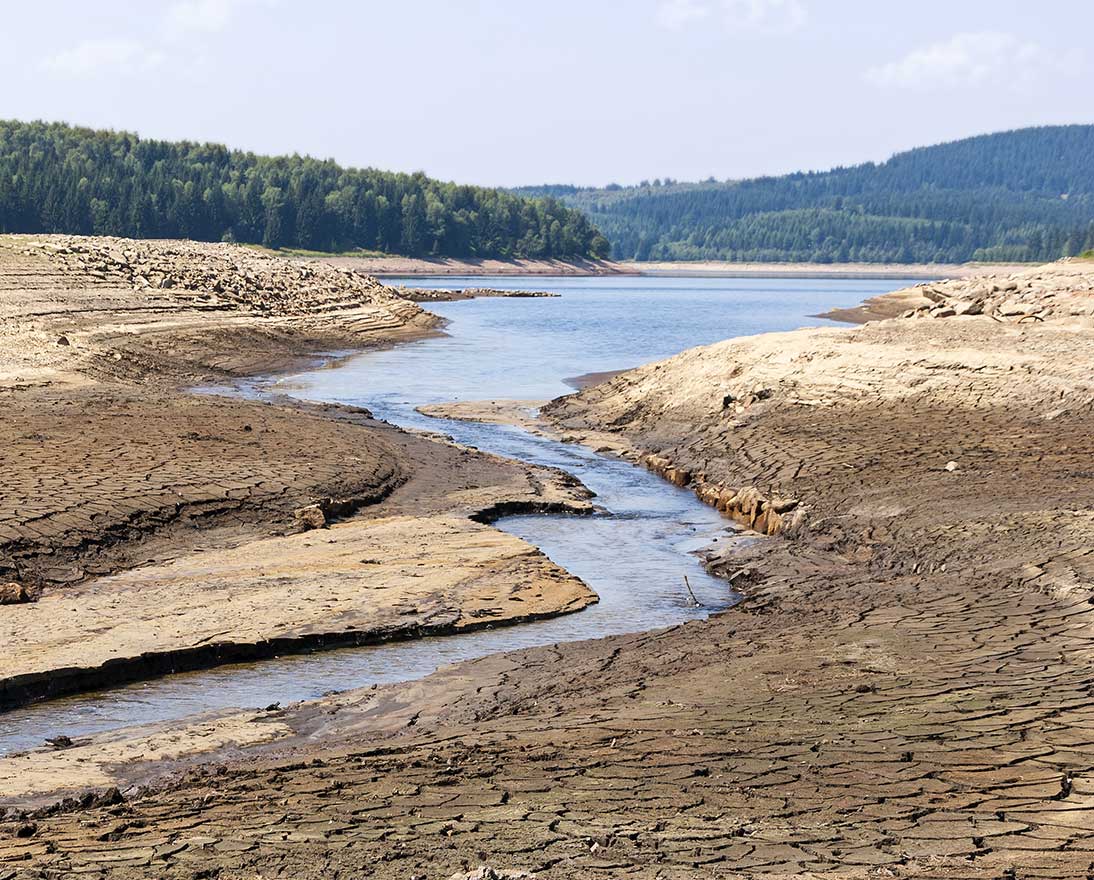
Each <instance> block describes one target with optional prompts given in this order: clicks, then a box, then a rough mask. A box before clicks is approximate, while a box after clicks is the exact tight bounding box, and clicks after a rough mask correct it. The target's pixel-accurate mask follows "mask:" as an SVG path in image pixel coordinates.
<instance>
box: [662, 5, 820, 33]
mask: <svg viewBox="0 0 1094 880" xmlns="http://www.w3.org/2000/svg"><path fill="white" fill-rule="evenodd" d="M711 17H714V18H718V19H721V21H722V23H723V24H724V25H725V26H726V27H727V28H729V29H730V30H731V31H769V32H786V31H793V30H797V29H798V28H800V27H802V26H803V25H804V24H805V23H806V21H808V19H809V13H808V10H807V9H806V5H805V0H660V2H659V3H658V6H657V22H658V24H660V25H661V26H662V27H665V28H668V29H669V30H682V29H683V28H685V27H687V26H688V25H690V24H693V23H695V22H699V21H703V20H704V19H707V18H711Z"/></svg>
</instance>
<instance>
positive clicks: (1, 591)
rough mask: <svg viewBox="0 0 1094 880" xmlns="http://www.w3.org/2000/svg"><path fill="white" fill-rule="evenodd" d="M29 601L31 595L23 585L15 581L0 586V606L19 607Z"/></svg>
mask: <svg viewBox="0 0 1094 880" xmlns="http://www.w3.org/2000/svg"><path fill="white" fill-rule="evenodd" d="M29 601H30V594H29V593H28V592H27V588H26V587H24V586H23V585H22V584H17V583H15V582H14V581H12V582H11V583H7V584H0V605H19V604H21V603H23V602H29Z"/></svg>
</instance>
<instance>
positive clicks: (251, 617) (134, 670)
mask: <svg viewBox="0 0 1094 880" xmlns="http://www.w3.org/2000/svg"><path fill="white" fill-rule="evenodd" d="M0 261H2V262H3V265H4V268H5V271H6V272H8V273H9V274H8V277H9V278H10V279H12V280H11V282H9V284H8V285H7V286H2V285H0V312H3V310H8V311H9V312H10V315H8V314H6V315H5V321H6V324H5V330H6V332H7V333H8V334H9V340H10V342H11V345H10V346H9V348H8V358H9V361H11V359H12V357H13V355H14V357H15V358H19V357H22V358H25V362H19V361H18V360H15V361H13V362H11V363H8V364H5V363H0V390H2V391H3V393H5V396H7V397H8V398H10V399H9V403H8V407H9V413H11V415H12V417H13V418H12V420H11V421H10V422H9V423H8V428H9V431H8V434H9V435H10V436H6V437H5V442H4V444H3V447H2V448H3V454H4V455H5V456H6V458H7V459H8V460H9V463H8V465H7V470H8V473H9V475H10V480H9V483H10V485H9V486H7V487H5V490H6V492H7V494H6V495H5V496H4V497H3V498H0V584H2V583H4V582H7V581H13V582H15V583H16V586H17V587H18V590H15V591H12V594H13V595H24V596H26V598H27V600H28V601H25V602H22V603H21V604H15V605H5V606H3V607H0V640H2V641H3V642H4V643H5V645H6V646H7V647H8V648H9V649H10V650H9V652H7V653H6V654H5V656H4V658H3V659H2V662H0V708H3V709H7V708H12V707H15V706H19V705H24V704H26V703H28V702H35V701H39V700H42V699H46V698H52V697H55V696H59V695H62V694H67V693H72V692H75V691H79V690H87V689H94V688H99V687H102V686H106V685H112V684H124V683H126V682H131V681H134V680H139V679H141V678H144V677H158V676H160V675H163V674H167V673H170V672H173V671H178V670H183V669H185V670H191V669H197V668H208V667H210V666H214V665H221V664H229V663H235V662H240V661H241V660H252V659H256V658H259V657H269V656H274V655H276V654H281V653H295V652H300V651H312V650H316V649H319V648H326V647H339V646H343V645H349V644H355V645H356V644H371V643H378V642H382V641H389V640H391V639H393V638H408V637H412V636H428V635H435V634H439V633H447V632H455V631H459V630H464V629H473V628H481V627H482V626H483V625H487V624H490V625H495V626H500V625H503V624H507V623H515V622H520V621H527V620H538V619H543V618H545V617H548V616H552V615H555V614H562V613H567V612H570V611H574V610H577V609H578V608H581V607H585V606H586V605H588V604H591V603H593V602H595V601H596V597H595V595H594V594H592V592H591V591H590V590H588V588H587V587H586V586H585V585H584V584H583V583H581V582H580V580H579V579H577V578H575V577H573V576H572V575H569V573H567V572H565V571H563V570H562V569H561V568H559V567H558V566H555V565H554V564H553V563H551V562H550V560H548V559H547V558H546V557H545V556H544V555H543V554H542V553H540V552H539V551H538V550H536V549H535V548H534V547H531V546H530V545H528V544H526V543H525V542H523V541H520V540H519V539H517V538H514V537H512V536H509V535H506V534H505V533H503V532H500V531H498V530H496V529H494V528H492V527H491V526H490V525H489V523H490V522H491V520H492V518H493V517H494V515H495V513H496V512H497V511H503V510H520V511H533V510H536V511H539V510H566V511H569V512H573V513H584V512H588V511H589V510H590V509H591V507H590V505H589V503H588V500H587V494H588V493H587V490H585V489H584V488H583V487H581V486H580V484H578V483H577V482H576V481H567V480H562V479H560V478H558V476H557V475H555V474H553V473H550V472H547V471H544V470H542V469H538V468H536V467H534V466H531V465H524V464H522V463H519V462H511V461H508V460H505V459H501V458H498V457H496V456H491V455H487V454H483V453H479V452H477V451H472V450H465V449H463V448H460V447H457V446H455V445H453V444H449V443H442V442H439V441H437V440H434V439H429V438H426V437H421V436H416V435H412V434H408V433H406V432H403V431H401V430H400V429H398V428H396V427H394V426H391V425H388V424H387V423H384V422H380V421H377V420H375V419H373V418H372V416H371V414H370V413H368V412H367V411H366V410H362V409H360V408H354V407H345V406H337V405H333V404H326V403H309V402H307V401H298V400H292V399H288V398H285V397H284V396H279V395H277V391H278V389H277V387H276V377H277V376H278V375H284V374H286V373H291V372H294V371H296V370H298V369H300V368H301V367H302V365H305V364H307V365H314V364H316V363H329V364H332V365H333V364H336V363H338V362H340V361H341V360H342V359H343V358H344V357H346V356H347V355H346V354H345V352H346V351H347V350H354V351H362V350H366V349H368V348H372V347H377V346H381V347H382V346H386V345H393V344H398V343H399V342H401V341H406V340H410V339H416V338H420V337H421V336H422V335H431V334H434V333H438V332H442V330H441V327H442V326H443V323H444V322H443V321H441V320H439V319H437V318H436V317H435V316H431V315H429V314H428V313H426V312H423V311H421V309H420V308H418V306H416V305H414V304H412V303H410V302H408V301H406V300H405V299H403V298H401V297H399V296H397V295H396V294H395V293H394V291H392V290H390V289H389V288H385V287H383V286H382V285H379V284H378V283H377V282H375V281H374V280H372V279H364V280H361V279H360V277H359V276H357V275H356V274H354V273H348V272H343V271H342V270H329V269H328V270H323V271H325V272H326V273H328V274H320V275H318V276H316V274H315V273H316V270H314V269H312V268H309V267H304V268H300V269H295V268H293V267H291V266H290V265H289V264H287V263H285V262H284V261H278V260H276V259H270V258H266V257H262V256H261V255H254V254H249V253H247V252H245V251H241V250H239V249H235V248H231V247H228V246H209V247H206V246H202V245H194V244H192V243H146V242H131V241H128V240H114V239H108V240H89V239H81V238H78V237H72V236H63V237H62V236H36V237H35V236H23V237H19V236H14V237H3V238H0ZM217 261H220V263H218V262H217ZM232 261H241V263H240V265H239V266H238V267H235V264H234V263H233V262H232ZM218 265H224V266H225V269H224V270H223V274H221V275H219V276H217V278H216V281H215V284H216V286H217V287H218V288H221V289H223V288H225V287H227V285H228V284H230V283H232V281H231V280H232V279H234V278H235V277H238V276H241V277H245V278H250V277H255V276H256V273H257V274H262V273H266V275H267V276H268V277H267V278H266V279H265V280H264V281H262V282H261V283H262V284H263V285H264V290H266V291H270V292H271V293H272V294H273V295H274V296H276V293H277V291H278V290H280V289H282V288H285V287H286V285H288V286H289V288H291V286H292V285H293V284H301V285H307V284H309V282H310V284H311V285H312V289H313V290H315V289H316V287H318V289H319V291H320V293H317V294H312V296H315V297H316V298H317V300H318V301H317V302H316V304H315V307H314V312H313V311H312V310H311V307H310V306H309V305H308V304H307V302H305V303H304V304H303V305H302V304H301V303H300V302H299V301H298V299H297V298H296V297H294V296H289V297H288V298H287V302H286V306H282V305H281V303H279V302H277V300H276V299H274V300H273V301H272V302H259V303H258V307H259V308H258V310H257V314H256V313H253V312H251V311H250V307H249V306H246V305H245V306H243V307H232V308H229V309H225V306H224V303H223V301H222V300H223V298H224V296H225V293H221V292H219V291H218V290H208V292H207V289H206V288H205V287H197V284H198V283H200V284H202V285H204V284H206V283H207V284H209V285H212V284H213V283H214V282H211V281H209V282H206V281H205V280H204V278H205V276H206V275H207V274H208V272H209V271H210V268H213V269H214V271H215V267H217V266H218ZM99 267H103V268H99ZM96 273H97V274H96ZM156 273H159V274H160V275H162V276H163V277H173V278H180V277H181V278H183V279H184V280H183V281H182V283H181V284H180V283H178V282H176V283H173V284H171V285H170V286H169V287H167V288H161V289H166V290H169V291H170V292H169V293H163V294H159V293H155V292H153V290H151V289H149V288H148V287H147V286H145V285H146V281H145V280H143V279H146V278H147V277H148V276H149V275H152V276H153V277H155V274H156ZM191 273H192V274H193V275H194V276H195V277H198V275H199V273H200V277H202V279H203V280H202V281H201V282H195V283H194V288H187V287H186V286H184V285H187V284H188V283H190V282H187V281H186V280H185V278H186V276H187V275H188V274H191ZM282 275H285V276H287V279H288V280H282ZM131 276H132V277H133V278H136V277H139V278H140V279H142V280H140V281H134V280H131ZM26 278H30V279H33V280H34V283H35V284H37V285H38V287H39V288H40V287H43V286H45V287H46V289H47V290H50V293H49V294H47V295H50V296H52V297H54V298H55V299H56V300H59V301H62V302H64V301H66V300H72V299H75V300H78V299H79V297H80V296H86V297H89V298H90V299H91V300H92V301H93V302H96V303H97V301H98V300H106V301H108V302H110V303H111V305H112V307H113V311H108V312H105V313H104V311H103V310H102V309H101V308H99V309H80V308H74V309H73V310H72V311H70V312H69V311H64V310H62V311H57V312H56V313H55V314H56V315H57V317H56V318H48V319H46V320H47V321H49V322H60V323H52V324H47V325H46V327H47V328H48V329H45V330H43V329H42V327H43V324H42V321H43V319H42V318H41V317H39V315H40V312H41V309H40V307H39V306H38V304H37V303H38V297H39V296H40V295H41V294H39V293H38V292H37V289H32V290H31V291H30V292H27V291H25V290H24V288H23V287H21V286H20V285H22V284H24V283H25V282H24V281H23V280H22V279H26ZM317 281H318V285H316V282H317ZM96 286H97V287H98V289H96ZM322 291H325V293H324V292H322ZM243 295H244V296H245V297H256V296H260V295H265V294H260V293H258V292H257V291H256V292H254V293H252V292H250V291H245V292H244V293H243ZM149 299H152V300H153V301H157V300H158V302H157V304H156V306H155V309H156V313H157V317H156V318H155V319H154V320H156V321H159V324H158V325H157V324H156V323H150V322H149V319H148V318H147V317H146V313H147V311H148V307H147V302H148V300H149ZM210 301H211V302H212V303H213V305H214V306H215V309H213V310H212V311H211V313H210V311H202V310H201V309H200V307H201V306H203V305H204V304H206V303H208V302H210ZM332 301H333V302H334V303H335V305H336V308H333V309H332V306H331V302H332ZM195 302H196V303H197V304H198V306H199V308H198V309H196V310H195ZM279 308H285V309H286V311H288V312H289V314H286V315H285V316H284V317H283V318H273V319H271V316H270V312H271V311H276V310H277V309H279ZM27 312H29V316H28V317H24V316H23V315H24V313H27ZM225 312H227V314H225ZM159 315H163V316H164V317H159ZM104 328H108V329H106V330H104ZM53 340H61V341H59V342H54V341H53ZM43 355H48V357H44V356H43ZM28 364H29V365H31V366H32V367H33V369H34V370H35V371H36V375H34V381H33V382H31V383H28V381H27V377H28V376H29V375H31V371H30V370H29V369H28V367H27V365H28ZM9 376H10V377H13V378H11V379H7V381H8V382H10V383H11V384H10V385H7V386H5V384H4V380H5V379H6V378H7V377H9ZM248 383H251V384H252V386H253V387H255V388H261V389H264V393H263V395H262V396H261V397H259V398H257V399H255V398H248V397H247V396H246V395H244V396H239V395H230V396H227V397H225V396H218V395H216V394H202V393H194V391H193V390H192V389H194V386H201V385H205V386H209V385H214V386H216V385H235V384H244V385H246V384H248ZM28 432H29V433H28ZM47 441H48V442H47ZM54 443H62V444H64V448H65V450H66V452H65V455H64V456H59V455H58V454H57V453H56V452H55V449H54V445H53V444H54ZM163 460H166V461H169V462H170V467H164V466H163V465H162V464H161V461H163ZM119 468H120V472H119V471H118V469H119ZM43 474H44V475H45V477H44V478H45V479H47V480H49V481H50V483H51V485H58V486H60V487H61V488H60V490H59V491H57V492H55V493H52V494H51V495H50V496H48V497H43V498H41V499H36V491H37V490H36V487H37V485H38V481H40V480H41V479H43ZM20 499H35V500H32V501H30V502H29V503H28V502H26V501H20ZM316 535H324V536H325V537H324V540H323V541H321V542H317V541H316V540H314V536H316ZM423 535H424V536H429V538H430V542H429V543H430V547H431V549H430V550H429V551H422V552H420V553H419V554H418V557H417V559H418V561H417V565H419V566H421V565H428V566H434V567H436V569H437V572H438V573H437V574H436V575H435V576H434V577H433V578H432V579H431V581H428V582H423V581H420V580H417V578H418V577H419V573H418V572H416V571H414V570H408V569H407V567H406V564H405V563H404V562H403V561H402V557H403V556H404V555H405V554H406V553H408V552H410V548H411V547H414V546H417V542H418V541H419V540H420V538H421V537H422V536H423ZM330 545H336V546H335V547H333V548H331V547H330ZM370 545H376V546H373V547H372V549H371V550H369V547H370ZM357 546H359V547H361V548H362V549H361V550H359V551H357V556H360V557H370V558H369V559H368V564H367V565H365V564H363V563H362V561H361V560H360V559H358V558H357V556H354V555H353V554H354V548H355V547H357ZM465 548H466V549H465ZM365 550H369V552H368V553H366V552H362V551H365ZM372 555H376V556H377V558H376V559H372V558H371V556H372ZM229 590H230V593H227V592H226V591H229ZM316 590H319V591H321V592H322V593H323V596H324V599H323V602H322V603H316V601H315V599H314V596H313V593H314V591H316ZM226 594H227V595H230V597H231V598H230V601H229V603H228V606H226V608H225V610H224V613H226V614H227V615H228V617H227V620H225V619H221V618H220V615H218V614H217V613H216V608H217V607H218V606H217V604H216V603H219V602H221V601H222V597H223V596H224V595H226ZM210 602H212V604H209V603H210ZM167 621H170V623H167Z"/></svg>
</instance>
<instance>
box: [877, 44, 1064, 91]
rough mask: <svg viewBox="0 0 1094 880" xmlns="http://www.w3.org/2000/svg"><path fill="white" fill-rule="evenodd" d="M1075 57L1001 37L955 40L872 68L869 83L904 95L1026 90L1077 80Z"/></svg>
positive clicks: (930, 46) (914, 51)
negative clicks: (1052, 80)
mask: <svg viewBox="0 0 1094 880" xmlns="http://www.w3.org/2000/svg"><path fill="white" fill-rule="evenodd" d="M1081 70H1082V59H1081V57H1080V56H1079V55H1078V54H1076V53H1075V52H1064V53H1056V52H1051V51H1049V50H1048V49H1046V48H1044V47H1043V46H1040V45H1038V44H1037V43H1033V42H1030V41H1028V40H1023V39H1021V38H1019V37H1017V36H1015V35H1014V34H1008V33H1002V32H999V31H981V32H979V33H967V34H957V35H956V36H954V37H951V38H950V39H948V40H943V41H941V42H938V43H932V44H931V45H929V46H924V47H922V48H919V49H915V50H913V51H912V52H909V53H908V54H907V55H905V56H904V57H903V58H901V59H899V60H897V61H891V62H889V63H888V64H882V65H880V66H878V67H873V68H871V69H870V70H868V71H867V72H866V78H867V79H868V80H870V81H871V82H873V83H874V84H876V85H879V86H889V87H896V88H906V89H923V90H929V89H935V88H947V87H962V86H964V87H975V86H984V85H988V86H996V87H1008V88H1012V89H1019V90H1020V89H1023V88H1027V87H1029V86H1031V85H1032V84H1033V83H1035V82H1036V81H1038V80H1040V79H1042V78H1043V77H1045V76H1059V75H1068V74H1076V73H1079V72H1081Z"/></svg>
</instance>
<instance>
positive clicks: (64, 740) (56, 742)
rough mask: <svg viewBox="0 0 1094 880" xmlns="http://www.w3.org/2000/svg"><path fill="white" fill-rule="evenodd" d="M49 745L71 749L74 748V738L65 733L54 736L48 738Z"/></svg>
mask: <svg viewBox="0 0 1094 880" xmlns="http://www.w3.org/2000/svg"><path fill="white" fill-rule="evenodd" d="M46 744H47V745H51V746H53V748H55V749H70V748H72V739H71V737H67V736H65V735H64V734H62V735H61V736H53V737H50V738H49V739H47V740H46Z"/></svg>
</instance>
